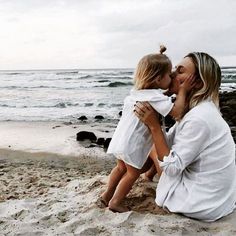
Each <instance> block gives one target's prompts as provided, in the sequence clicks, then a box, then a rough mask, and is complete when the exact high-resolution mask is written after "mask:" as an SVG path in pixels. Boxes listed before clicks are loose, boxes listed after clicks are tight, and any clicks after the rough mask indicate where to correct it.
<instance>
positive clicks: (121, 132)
mask: <svg viewBox="0 0 236 236" xmlns="http://www.w3.org/2000/svg"><path fill="white" fill-rule="evenodd" d="M165 50H166V48H165V47H161V50H160V53H156V54H149V55H147V56H145V57H143V58H142V59H141V60H140V62H139V63H138V66H137V69H136V73H135V79H134V82H135V86H134V89H132V90H131V92H130V95H129V96H127V97H126V98H125V101H124V108H123V112H122V117H121V120H120V122H119V124H118V126H117V128H116V130H115V132H114V135H113V137H112V140H111V143H110V145H109V147H108V150H107V153H111V154H114V155H115V156H116V158H117V165H116V167H115V168H114V169H113V170H112V171H111V174H110V177H109V181H108V185H107V189H106V191H105V192H104V193H103V194H102V195H101V199H100V200H102V202H103V203H104V204H105V205H107V206H108V207H109V209H110V210H112V211H115V212H125V211H127V210H129V209H128V207H126V206H124V205H123V204H122V201H123V200H124V198H125V197H126V195H127V194H128V193H129V191H130V189H131V188H132V185H133V184H134V182H135V181H136V180H137V178H138V177H139V175H140V174H141V173H143V172H144V171H145V170H146V169H147V167H148V166H149V164H150V161H149V160H148V156H149V154H150V155H151V153H150V151H151V148H152V145H153V142H152V137H151V134H150V132H149V130H148V128H147V127H146V126H145V125H144V124H143V123H142V122H141V121H139V119H138V118H137V117H136V116H135V115H134V113H133V109H134V104H135V102H136V101H149V102H150V103H151V104H152V106H153V107H155V109H156V110H157V111H158V113H160V114H161V115H162V116H166V115H167V114H171V115H172V116H174V117H175V118H177V119H178V118H179V117H181V116H182V114H183V111H184V109H185V97H186V93H187V90H188V89H189V88H190V87H191V82H192V80H193V79H192V78H190V79H189V80H188V81H186V82H185V83H183V85H182V86H181V89H180V93H179V95H178V97H177V99H176V102H175V103H174V104H173V103H172V102H171V99H170V98H169V97H167V96H165V95H163V93H162V92H161V91H160V90H158V89H164V90H166V89H168V87H169V85H170V83H171V78H170V74H171V69H172V65H171V61H170V60H169V58H168V57H167V56H166V55H164V54H163V52H164V51H165Z"/></svg>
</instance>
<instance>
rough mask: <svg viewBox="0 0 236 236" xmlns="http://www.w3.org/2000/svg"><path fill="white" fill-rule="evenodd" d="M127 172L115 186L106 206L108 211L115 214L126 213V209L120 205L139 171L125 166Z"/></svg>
mask: <svg viewBox="0 0 236 236" xmlns="http://www.w3.org/2000/svg"><path fill="white" fill-rule="evenodd" d="M126 168H127V172H126V173H125V175H124V176H123V177H122V179H121V180H120V182H119V184H118V185H117V188H116V191H115V193H114V195H113V197H112V199H111V200H110V202H109V204H108V206H109V209H110V210H113V211H117V212H126V211H128V210H129V209H128V207H126V206H124V205H122V201H123V200H124V198H125V197H126V195H127V194H128V193H129V191H130V190H131V188H132V186H133V184H134V182H135V181H136V180H137V179H138V177H139V176H140V173H141V172H140V170H139V169H136V168H134V167H132V166H130V165H127V164H126Z"/></svg>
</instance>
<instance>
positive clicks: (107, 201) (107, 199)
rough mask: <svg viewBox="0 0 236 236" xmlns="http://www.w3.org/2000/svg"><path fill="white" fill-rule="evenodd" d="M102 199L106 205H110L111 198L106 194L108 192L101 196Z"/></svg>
mask: <svg viewBox="0 0 236 236" xmlns="http://www.w3.org/2000/svg"><path fill="white" fill-rule="evenodd" d="M99 199H100V201H101V202H102V203H103V204H104V205H105V206H106V207H108V203H109V201H110V199H111V198H109V197H108V196H107V194H106V192H104V193H103V194H102V195H101V196H100V198H99Z"/></svg>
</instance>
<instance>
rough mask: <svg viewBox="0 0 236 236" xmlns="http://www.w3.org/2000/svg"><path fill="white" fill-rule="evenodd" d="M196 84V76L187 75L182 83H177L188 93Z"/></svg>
mask: <svg viewBox="0 0 236 236" xmlns="http://www.w3.org/2000/svg"><path fill="white" fill-rule="evenodd" d="M195 85H196V76H195V75H190V76H188V77H187V78H186V79H185V80H184V82H183V83H181V84H180V85H179V88H180V89H182V90H184V91H185V92H186V93H189V92H190V91H191V90H192V89H193V88H194V87H195Z"/></svg>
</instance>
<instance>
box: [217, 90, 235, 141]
mask: <svg viewBox="0 0 236 236" xmlns="http://www.w3.org/2000/svg"><path fill="white" fill-rule="evenodd" d="M220 111H221V113H222V115H223V118H224V119H225V120H226V122H227V123H228V125H229V126H230V128H231V132H232V136H233V138H234V142H236V91H232V92H223V93H221V94H220Z"/></svg>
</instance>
